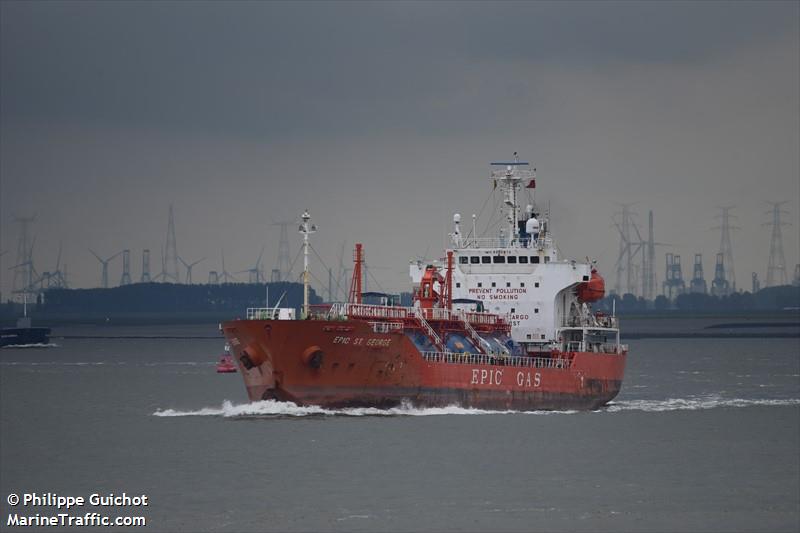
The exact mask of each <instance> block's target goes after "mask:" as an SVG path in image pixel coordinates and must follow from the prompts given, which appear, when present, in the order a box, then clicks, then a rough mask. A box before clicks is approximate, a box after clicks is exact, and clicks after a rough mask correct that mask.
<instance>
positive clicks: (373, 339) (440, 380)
mask: <svg viewBox="0 0 800 533" xmlns="http://www.w3.org/2000/svg"><path fill="white" fill-rule="evenodd" d="M222 328H223V331H224V333H225V336H226V337H227V340H228V342H229V343H230V345H231V351H232V353H233V355H234V358H235V359H236V362H237V364H238V365H239V369H240V371H241V373H242V376H243V378H244V382H245V385H246V387H247V393H248V396H249V397H250V400H252V401H257V400H263V399H278V400H282V401H291V402H295V403H297V404H300V405H320V406H325V407H346V406H348V407H349V406H373V407H386V408H388V407H394V406H397V405H400V404H401V403H402V402H403V401H410V402H411V403H412V404H413V405H415V406H430V407H436V406H446V405H453V404H457V405H460V406H463V407H472V408H482V409H512V410H563V409H596V408H598V407H601V406H602V405H604V404H606V403H608V402H609V401H610V400H611V399H613V398H614V397H615V396H616V395H617V394H618V393H619V390H620V387H621V385H622V379H623V375H624V371H625V360H626V356H627V353H625V352H623V353H619V354H618V353H598V352H571V353H568V354H558V355H557V357H556V358H551V357H547V358H531V357H513V358H507V359H499V358H498V359H494V358H492V357H490V356H477V355H473V356H469V355H460V354H430V353H424V354H423V353H421V352H420V351H419V350H418V349H417V347H416V346H415V345H414V343H413V342H412V341H411V340H410V339H409V338H408V337H407V336H406V334H405V333H403V332H402V331H395V332H390V333H375V332H374V331H373V328H372V327H371V326H370V325H369V324H368V323H367V322H364V321H360V320H346V321H325V320H303V321H294V320H237V321H231V322H225V323H223V325H222Z"/></svg>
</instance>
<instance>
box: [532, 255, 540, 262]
mask: <svg viewBox="0 0 800 533" xmlns="http://www.w3.org/2000/svg"><path fill="white" fill-rule="evenodd" d="M538 262H539V256H538V255H534V256H531V263H538Z"/></svg>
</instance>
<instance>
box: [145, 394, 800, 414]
mask: <svg viewBox="0 0 800 533" xmlns="http://www.w3.org/2000/svg"><path fill="white" fill-rule="evenodd" d="M786 405H800V399H794V398H792V399H773V400H769V399H743V398H732V399H723V398H719V397H704V398H669V399H666V400H622V401H618V402H611V403H609V404H608V405H607V406H605V407H603V408H601V409H599V410H597V411H594V412H595V413H618V412H623V411H643V412H663V411H682V410H683V411H696V410H701V409H715V408H719V407H752V406H786ZM578 412H579V411H510V410H509V411H489V410H485V409H468V408H464V407H459V406H457V405H450V406H447V407H424V408H423V407H414V406H413V405H411V404H410V403H403V405H401V406H400V407H394V408H391V409H378V408H375V407H352V408H343V409H326V408H323V407H318V406H314V405H310V406H301V405H296V404H294V403H291V402H279V401H277V400H263V401H260V402H252V403H245V404H234V403H232V402H230V401H228V400H225V401H224V402H223V403H222V405H221V406H220V407H204V408H202V409H197V410H192V411H181V410H177V409H158V410H156V412H155V413H153V416H158V417H181V416H216V417H223V418H245V417H276V418H277V417H303V416H441V415H490V414H492V415H497V414H527V415H552V414H576V413H578Z"/></svg>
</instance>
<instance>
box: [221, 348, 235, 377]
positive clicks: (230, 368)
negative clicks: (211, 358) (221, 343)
mask: <svg viewBox="0 0 800 533" xmlns="http://www.w3.org/2000/svg"><path fill="white" fill-rule="evenodd" d="M229 350H230V348H229V347H228V345H227V344H226V345H225V353H224V354H222V356H221V357H220V358H219V362H217V373H218V374H230V373H233V372H236V363H234V362H233V357H231V354H230V352H229Z"/></svg>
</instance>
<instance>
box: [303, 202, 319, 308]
mask: <svg viewBox="0 0 800 533" xmlns="http://www.w3.org/2000/svg"><path fill="white" fill-rule="evenodd" d="M301 218H302V220H303V223H302V224H300V233H302V234H303V318H308V276H309V272H308V247H309V244H308V236H309V234H311V233H315V232H316V231H317V226H315V225H314V224H309V222H310V221H311V215H309V214H308V209H306V210H305V211H303V214H302V216H301Z"/></svg>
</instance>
